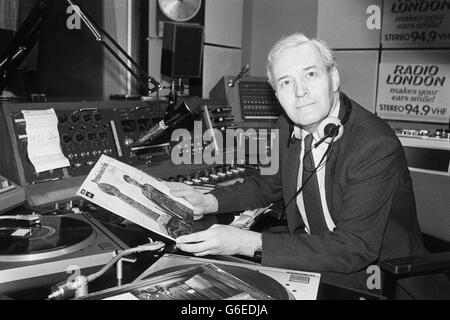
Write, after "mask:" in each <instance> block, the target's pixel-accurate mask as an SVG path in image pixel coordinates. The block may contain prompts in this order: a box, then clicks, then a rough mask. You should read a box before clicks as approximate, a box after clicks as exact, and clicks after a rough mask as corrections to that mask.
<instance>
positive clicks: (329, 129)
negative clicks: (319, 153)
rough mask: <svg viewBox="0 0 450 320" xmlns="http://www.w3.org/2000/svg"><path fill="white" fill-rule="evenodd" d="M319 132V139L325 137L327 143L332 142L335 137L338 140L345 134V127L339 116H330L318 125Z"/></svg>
mask: <svg viewBox="0 0 450 320" xmlns="http://www.w3.org/2000/svg"><path fill="white" fill-rule="evenodd" d="M317 134H318V136H319V139H325V142H326V143H330V142H331V140H332V139H333V138H334V139H333V140H334V141H335V142H336V141H337V140H339V139H340V138H341V137H342V135H343V134H344V127H343V126H342V124H341V121H340V120H339V119H338V118H334V117H328V118H326V119H324V120H323V121H322V122H321V123H320V124H319V126H318V127H317Z"/></svg>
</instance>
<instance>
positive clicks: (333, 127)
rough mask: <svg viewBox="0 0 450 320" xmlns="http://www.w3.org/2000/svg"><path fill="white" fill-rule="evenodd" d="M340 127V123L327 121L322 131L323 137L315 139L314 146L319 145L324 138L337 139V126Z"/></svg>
mask: <svg viewBox="0 0 450 320" xmlns="http://www.w3.org/2000/svg"><path fill="white" fill-rule="evenodd" d="M340 127H341V125H340V124H335V123H329V124H327V125H326V126H325V128H324V130H323V132H324V134H325V135H324V137H323V138H322V139H320V140H319V141H317V142H316V143H315V144H314V148H317V147H318V146H320V145H321V144H322V143H323V142H324V141H325V140H326V139H328V138H332V139H335V138H336V140H337V139H339V138H340V137H339V128H340Z"/></svg>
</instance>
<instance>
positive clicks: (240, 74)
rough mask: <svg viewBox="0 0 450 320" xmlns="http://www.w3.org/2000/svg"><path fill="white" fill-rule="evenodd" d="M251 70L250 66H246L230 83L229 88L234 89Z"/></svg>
mask: <svg viewBox="0 0 450 320" xmlns="http://www.w3.org/2000/svg"><path fill="white" fill-rule="evenodd" d="M249 70H250V65H249V64H246V65H245V66H244V67H243V68H242V69H241V72H239V74H238V75H237V76H236V77H235V78H234V79H231V80H229V81H228V86H229V87H230V88H232V87H234V85H235V84H236V82H238V81H239V80H240V79H241V78H242V77H243V76H244V75H245V74H246V73H247V72H248V71H249Z"/></svg>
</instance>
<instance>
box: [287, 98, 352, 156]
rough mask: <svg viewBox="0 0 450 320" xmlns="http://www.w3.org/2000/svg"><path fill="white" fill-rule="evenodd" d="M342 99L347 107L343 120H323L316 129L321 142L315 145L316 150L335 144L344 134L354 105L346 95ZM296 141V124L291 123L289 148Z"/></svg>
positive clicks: (331, 118) (330, 118) (332, 118)
mask: <svg viewBox="0 0 450 320" xmlns="http://www.w3.org/2000/svg"><path fill="white" fill-rule="evenodd" d="M341 97H342V100H343V101H342V102H343V105H344V106H345V114H344V117H343V118H342V120H340V119H339V118H336V117H327V118H325V119H323V120H322V122H321V123H320V124H319V125H318V127H317V129H316V131H317V135H318V137H319V141H318V142H316V143H315V144H314V148H317V147H318V146H319V145H321V144H322V143H323V142H326V143H331V142H333V143H334V142H336V141H337V140H339V139H340V138H341V137H342V135H343V134H344V124H345V123H346V122H347V121H348V119H349V118H350V115H351V114H352V104H351V102H350V99H349V98H348V97H347V96H346V95H345V94H341ZM295 140H296V137H295V135H294V124H293V123H292V122H291V121H290V123H289V140H288V147H289V144H291V143H294V142H295Z"/></svg>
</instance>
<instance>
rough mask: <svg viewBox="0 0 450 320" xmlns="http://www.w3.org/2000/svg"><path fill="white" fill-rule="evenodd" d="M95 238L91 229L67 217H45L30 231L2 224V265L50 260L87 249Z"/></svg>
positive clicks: (0, 249)
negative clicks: (5, 263)
mask: <svg viewBox="0 0 450 320" xmlns="http://www.w3.org/2000/svg"><path fill="white" fill-rule="evenodd" d="M94 238H95V231H94V229H93V228H92V226H91V225H89V224H88V223H87V222H85V221H82V220H80V219H77V218H74V217H68V216H43V217H42V221H41V224H40V225H35V226H32V227H29V228H23V227H22V226H19V225H17V226H14V225H11V224H8V225H3V226H2V224H1V223H0V261H1V262H13V261H35V260H41V259H48V258H52V257H56V256H60V255H64V254H68V253H72V252H74V251H78V250H80V249H82V248H85V247H86V246H88V245H89V244H90V243H91V242H92V241H93V239H94Z"/></svg>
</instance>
